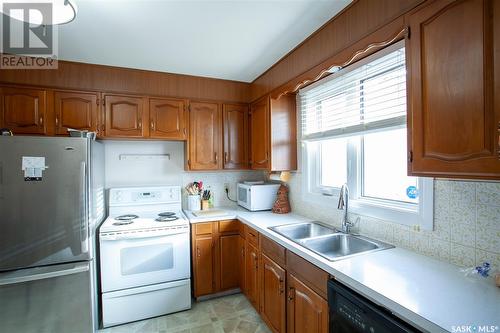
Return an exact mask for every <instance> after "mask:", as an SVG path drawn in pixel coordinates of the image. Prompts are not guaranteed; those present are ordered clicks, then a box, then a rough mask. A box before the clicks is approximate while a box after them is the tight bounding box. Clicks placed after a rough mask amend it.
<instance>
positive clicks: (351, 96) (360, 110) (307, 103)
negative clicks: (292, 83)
mask: <svg viewBox="0 0 500 333" xmlns="http://www.w3.org/2000/svg"><path fill="white" fill-rule="evenodd" d="M382 52H383V51H382ZM374 56H375V57H374ZM374 56H371V57H370V58H367V59H366V60H367V61H363V63H362V64H360V65H356V64H355V65H352V66H350V67H347V68H345V69H342V70H340V71H339V72H337V73H335V74H332V75H330V76H329V77H327V78H325V79H323V80H321V81H318V82H316V83H315V84H313V85H312V86H309V87H307V88H305V89H301V90H300V92H299V99H300V102H299V103H300V108H301V123H302V139H303V140H314V139H321V138H325V137H333V136H339V135H351V134H358V133H362V132H366V131H372V130H377V129H380V128H384V127H389V126H396V125H403V124H405V122H406V69H405V50H404V47H402V46H401V45H397V47H396V48H393V49H392V50H390V52H389V53H386V54H385V55H383V56H380V55H379V54H375V55H374Z"/></svg>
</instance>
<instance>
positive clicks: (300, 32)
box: [58, 0, 351, 82]
mask: <svg viewBox="0 0 500 333" xmlns="http://www.w3.org/2000/svg"><path fill="white" fill-rule="evenodd" d="M75 2H76V4H77V7H78V15H77V17H76V20H75V21H73V22H71V23H69V24H66V25H61V26H59V46H58V47H59V59H61V60H71V61H78V62H86V63H93V64H103V65H111V66H120V67H129V68H139V69H145V70H153V71H161V72H169V73H180V74H190V75H198V76H207V77H215V78H222V79H228V80H237V81H245V82H251V81H253V80H254V79H255V78H256V77H258V76H259V75H260V74H262V73H263V72H264V71H265V70H266V69H268V68H269V67H271V66H272V65H273V64H274V63H276V62H277V61H278V60H279V59H280V58H281V57H283V56H284V55H285V54H287V53H288V52H289V51H290V50H292V49H293V48H294V47H295V46H297V45H298V44H300V42H302V41H303V40H304V39H306V38H307V36H309V35H310V34H311V33H312V32H314V31H315V30H317V29H318V28H319V27H321V26H322V25H323V24H324V23H325V22H327V21H328V20H329V19H330V18H332V17H333V16H335V14H336V13H338V12H339V11H340V10H342V9H343V8H344V7H345V6H346V5H347V4H348V3H350V2H351V0H253V1H248V0H247V1H239V0H233V1H230V0H225V1H210V0H204V1H190V0H189V1H170V0H167V1H159V0H156V1H153V0H147V1H144V0H143V1H139V0H135V1H134V0H127V1H119V0H75Z"/></svg>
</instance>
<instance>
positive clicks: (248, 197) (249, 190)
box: [238, 183, 280, 211]
mask: <svg viewBox="0 0 500 333" xmlns="http://www.w3.org/2000/svg"><path fill="white" fill-rule="evenodd" d="M279 187H280V184H242V183H238V205H240V206H242V207H245V208H246V209H248V210H251V211H257V210H269V209H271V208H273V205H274V202H275V201H276V194H277V193H278V188H279Z"/></svg>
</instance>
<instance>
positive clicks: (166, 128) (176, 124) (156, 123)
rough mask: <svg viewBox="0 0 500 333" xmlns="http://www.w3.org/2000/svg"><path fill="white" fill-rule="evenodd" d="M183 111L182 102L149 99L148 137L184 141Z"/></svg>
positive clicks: (183, 103)
mask: <svg viewBox="0 0 500 333" xmlns="http://www.w3.org/2000/svg"><path fill="white" fill-rule="evenodd" d="M184 111H185V102H184V100H180V99H165V98H162V99H160V98H151V99H150V100H149V118H150V127H151V128H150V130H151V132H150V137H152V138H157V139H173V140H185V139H186V124H185V113H184Z"/></svg>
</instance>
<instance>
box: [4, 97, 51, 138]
mask: <svg viewBox="0 0 500 333" xmlns="http://www.w3.org/2000/svg"><path fill="white" fill-rule="evenodd" d="M1 95H2V109H1V111H2V114H1V117H2V118H1V121H0V127H5V128H8V129H10V130H11V131H12V132H13V133H14V134H46V133H47V130H46V125H45V123H46V122H47V119H46V118H47V114H46V113H47V91H45V90H38V89H25V88H1Z"/></svg>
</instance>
